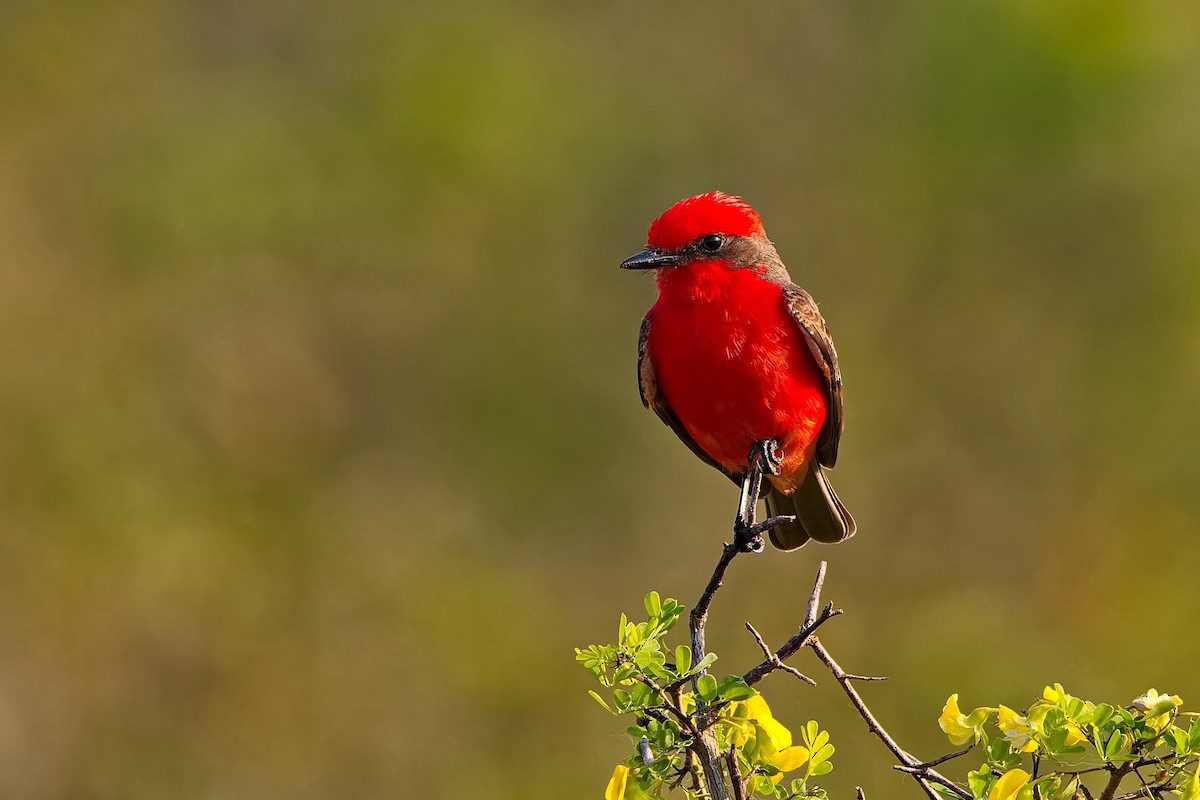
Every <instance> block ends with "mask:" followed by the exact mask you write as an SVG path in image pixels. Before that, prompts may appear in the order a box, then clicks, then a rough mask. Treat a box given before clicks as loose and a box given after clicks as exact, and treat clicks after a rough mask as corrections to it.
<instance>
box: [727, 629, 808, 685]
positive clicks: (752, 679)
mask: <svg viewBox="0 0 1200 800" xmlns="http://www.w3.org/2000/svg"><path fill="white" fill-rule="evenodd" d="M746 630H748V631H750V633H751V634H753V635H754V641H756V642H758V646H759V647H761V648H762V651H763V655H765V656H766V657H767V658H766V660H765V661H763V662H762V663H761V664H759V665H758V666H756V667H754V668H752V669H751V670H750V671H749V672H747V673H746V674H745V675H743V676H742V680H744V681H745V682H746V683H749V684H754V683H758V682H759V681H760V680H762V679H763V678H765V677H766V676H767V675H769V674H770V673H771V672H772V671H774V670H777V669H781V670H783V671H784V672H786V673H788V674H790V675H794V676H796V677H797V678H799V679H800V680H802V681H804V682H805V683H807V684H808V685H809V686H816V685H817V682H816V681H814V680H813V679H812V678H810V677H808V676H807V675H805V674H804V673H803V672H801V671H800V670H798V669H796V668H795V667H792V666H788V665H787V664H785V663H783V658H784V657H781V656H780V655H779V654H778V653H772V652H771V648H769V647H767V643H766V642H764V641H763V638H762V635H761V634H759V632H758V631H757V630H755V629H754V626H753V625H751V624H750V623H749V622H747V623H746ZM793 638H795V637H793ZM804 638H806V639H807V638H808V637H807V636H805V637H804ZM789 641H790V640H789ZM780 649H781V650H782V649H783V648H780Z"/></svg>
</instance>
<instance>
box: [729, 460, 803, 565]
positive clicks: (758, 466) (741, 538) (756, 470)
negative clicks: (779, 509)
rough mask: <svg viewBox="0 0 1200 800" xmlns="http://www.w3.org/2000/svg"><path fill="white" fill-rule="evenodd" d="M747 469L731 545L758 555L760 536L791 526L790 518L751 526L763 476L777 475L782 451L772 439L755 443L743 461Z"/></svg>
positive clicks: (774, 518) (744, 551)
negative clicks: (778, 528) (747, 466)
mask: <svg viewBox="0 0 1200 800" xmlns="http://www.w3.org/2000/svg"><path fill="white" fill-rule="evenodd" d="M747 461H748V462H749V466H750V469H749V470H748V471H747V472H746V475H745V477H743V478H742V491H741V494H740V495H739V496H738V510H737V517H735V518H734V520H733V543H734V544H735V545H737V548H738V550H739V551H740V552H743V553H761V552H762V549H763V540H762V535H763V533H764V532H766V531H769V530H770V529H771V528H774V527H775V526H776V525H781V524H783V523H785V522H795V521H796V518H795V517H794V516H792V515H790V514H787V515H783V516H778V517H771V518H769V519H764V520H763V521H762V522H757V523H756V522H755V521H754V516H755V510H756V505H757V503H758V496H759V493H760V492H761V491H762V480H763V475H764V474H768V475H778V474H779V466H780V465H781V464H782V463H783V450H781V449H780V447H779V442H778V441H776V440H775V439H764V440H762V441H761V442H756V443H755V445H754V447H752V448H751V449H750V455H749V456H748V458H747Z"/></svg>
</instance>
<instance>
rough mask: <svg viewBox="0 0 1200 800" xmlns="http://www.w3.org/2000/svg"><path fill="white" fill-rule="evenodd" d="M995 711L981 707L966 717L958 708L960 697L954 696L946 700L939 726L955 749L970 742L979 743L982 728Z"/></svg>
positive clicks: (939, 718)
mask: <svg viewBox="0 0 1200 800" xmlns="http://www.w3.org/2000/svg"><path fill="white" fill-rule="evenodd" d="M995 710H996V709H994V708H984V707H981V708H977V709H975V710H974V711H972V712H971V713H970V714H969V715H965V716H964V715H963V713H962V711H960V710H959V708H958V695H957V694H952V695H950V697H949V698H947V699H946V705H945V706H944V707H943V708H942V715H941V716H940V717H938V725H939V726H941V729H942V732H943V733H945V734H946V736H947V737H948V738H949V739H950V744H952V745H954V746H955V747H962V746H963V745H964V744H966V743H968V742H975V741H978V739H979V734H980V728H981V727H983V723H984V721H985V720H986V719H987V718H988V717H989V716H990V715H991V713H992V712H993V711H995Z"/></svg>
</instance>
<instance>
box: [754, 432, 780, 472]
mask: <svg viewBox="0 0 1200 800" xmlns="http://www.w3.org/2000/svg"><path fill="white" fill-rule="evenodd" d="M746 461H747V462H748V463H749V465H750V468H751V469H757V470H759V471H760V472H761V473H762V474H763V475H778V474H779V468H780V466H782V465H783V448H782V447H780V446H779V440H778V439H763V440H762V441H761V442H755V443H754V446H753V447H751V448H750V453H749V455H747V456H746Z"/></svg>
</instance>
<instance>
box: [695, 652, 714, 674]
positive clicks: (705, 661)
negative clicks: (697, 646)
mask: <svg viewBox="0 0 1200 800" xmlns="http://www.w3.org/2000/svg"><path fill="white" fill-rule="evenodd" d="M716 660H717V654H716V653H708V654H707V655H705V656H704V658H702V659H700V663H699V664H697V665H696V666H694V667H692V672H702V671H703V670H706V669H708V668H709V667H711V666H712V665H713V664H714V663H716Z"/></svg>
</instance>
